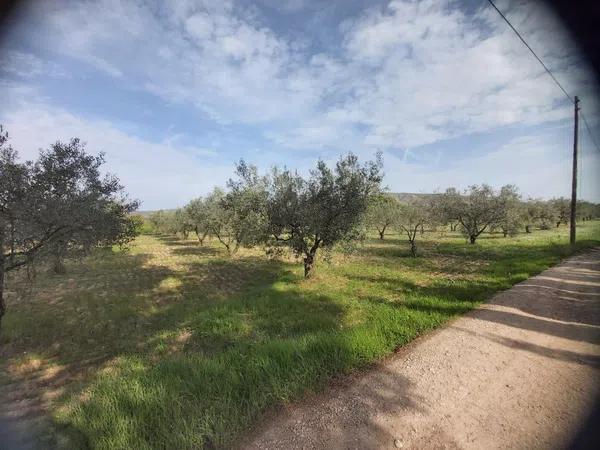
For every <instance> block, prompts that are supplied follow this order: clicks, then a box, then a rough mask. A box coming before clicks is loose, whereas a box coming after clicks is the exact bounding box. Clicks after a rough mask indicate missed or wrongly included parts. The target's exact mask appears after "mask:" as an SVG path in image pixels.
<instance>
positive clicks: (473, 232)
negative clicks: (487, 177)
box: [440, 184, 506, 244]
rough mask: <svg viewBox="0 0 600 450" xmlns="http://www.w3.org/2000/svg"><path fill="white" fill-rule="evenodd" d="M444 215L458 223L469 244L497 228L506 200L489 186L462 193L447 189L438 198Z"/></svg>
mask: <svg viewBox="0 0 600 450" xmlns="http://www.w3.org/2000/svg"><path fill="white" fill-rule="evenodd" d="M440 201H441V202H442V205H443V211H444V215H445V216H446V217H447V218H449V219H454V220H456V221H458V222H459V223H460V225H461V231H462V232H463V234H464V235H465V236H467V238H468V239H469V242H470V243H471V244H475V242H476V241H477V238H478V237H479V236H480V235H481V233H483V232H484V231H485V230H487V229H489V228H491V227H493V226H497V225H498V224H499V223H500V221H501V220H502V218H503V217H504V214H505V204H506V199H505V198H504V197H503V196H502V195H501V193H497V192H495V191H494V189H493V188H492V187H491V186H488V185H486V184H482V185H481V186H477V185H473V186H470V187H469V188H468V189H466V190H465V191H464V192H463V193H459V192H458V191H457V190H456V189H454V188H449V189H447V190H446V192H445V193H443V194H442V195H441V196H440Z"/></svg>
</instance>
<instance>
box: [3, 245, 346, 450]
mask: <svg viewBox="0 0 600 450" xmlns="http://www.w3.org/2000/svg"><path fill="white" fill-rule="evenodd" d="M182 248H184V247H182ZM177 264H178V266H177V267H176V268H172V267H167V266H164V265H157V264H156V259H153V258H152V256H151V255H147V254H137V255H132V254H127V253H116V254H103V255H102V257H98V258H94V257H92V258H89V259H87V260H84V261H83V262H82V263H81V264H78V265H76V266H74V267H72V268H71V269H72V270H70V272H69V273H68V275H67V276H66V277H60V278H59V277H52V276H42V277H40V279H38V280H37V281H36V285H37V286H36V288H35V289H34V290H33V291H32V292H31V295H30V298H29V299H25V300H23V299H21V300H22V301H19V302H14V303H13V302H11V305H10V310H9V314H8V315H7V320H6V321H5V323H4V324H3V325H5V326H4V327H3V330H2V332H3V336H2V340H3V341H4V344H3V346H2V350H1V351H2V360H3V362H5V364H4V369H6V383H5V385H4V388H3V389H2V392H1V393H0V395H2V396H3V398H5V399H7V400H8V401H7V403H6V404H5V405H4V406H6V408H5V409H7V410H8V411H7V414H12V415H15V414H16V415H17V416H20V417H21V418H20V419H19V420H21V419H23V418H24V416H25V415H27V414H34V415H36V414H37V415H39V414H42V413H43V412H45V411H47V410H48V408H49V407H50V406H49V405H50V403H49V399H48V396H49V394H51V397H52V398H60V397H61V396H62V398H64V399H67V398H76V397H77V396H78V395H79V392H80V391H81V389H83V388H85V386H87V385H88V384H89V382H90V380H92V379H94V378H96V375H97V374H98V373H99V371H101V370H103V369H106V368H109V367H114V366H115V365H118V364H119V361H121V360H122V359H123V358H125V360H129V359H130V358H134V359H135V358H136V357H138V356H139V357H141V358H142V359H143V361H145V363H144V364H149V361H154V362H155V363H159V362H160V361H162V360H164V359H168V360H172V359H173V358H175V359H178V358H183V359H184V360H186V359H187V358H192V360H193V359H194V358H209V359H206V361H205V363H206V364H208V366H206V367H210V366H211V364H213V362H211V361H212V359H214V358H220V357H221V356H220V355H223V354H224V353H225V352H228V353H231V352H236V353H237V354H238V355H239V357H240V358H241V359H245V358H247V355H248V352H250V353H252V352H255V351H258V350H253V349H256V347H257V346H259V347H261V348H262V346H264V345H268V343H269V342H271V341H273V340H276V341H281V340H287V339H292V340H300V341H302V340H303V339H305V336H307V335H313V334H315V333H317V334H318V333H323V332H329V331H331V330H333V329H335V327H336V326H337V325H338V323H339V321H340V318H341V316H342V315H343V314H344V310H343V309H342V308H341V307H340V306H339V305H337V304H336V303H334V302H332V301H330V299H329V298H328V297H326V296H321V295H316V294H315V295H311V294H305V293H302V292H301V291H300V289H296V288H295V287H294V286H293V284H292V288H291V289H281V288H280V287H278V286H277V285H276V284H275V283H276V281H277V280H282V279H284V280H285V279H287V280H288V281H289V280H290V279H294V278H295V277H296V275H293V274H292V273H291V272H290V270H289V269H290V268H289V265H286V264H285V263H281V262H277V261H271V260H266V259H265V258H256V257H245V258H244V257H240V258H235V259H209V260H206V261H197V260H192V261H191V262H189V261H188V262H181V261H177ZM281 345H284V344H281ZM315 345H318V344H315ZM272 350H273V351H275V352H277V351H278V348H277V346H275V347H274V348H273V349H272ZM265 351H266V350H265ZM290 351H292V350H290ZM24 352H26V353H24ZM292 352H293V351H292ZM134 355H138V356H134ZM264 356H265V357H270V355H268V352H267V353H265V355H264ZM205 363H204V362H203V363H201V364H200V365H198V364H197V361H196V362H193V361H190V362H189V364H190V367H192V366H193V367H195V368H196V369H197V370H204V369H202V367H203V366H204V364H205ZM151 367H152V365H148V366H146V369H145V371H147V370H149V369H150V368H151ZM226 368H227V367H226V366H224V367H223V369H224V370H225V369H226ZM239 369H240V370H244V371H245V370H249V369H251V368H248V367H246V366H240V367H239ZM279 370H283V369H279ZM279 375H280V376H283V375H282V374H281V373H279ZM258 381H260V380H258ZM211 383H213V384H216V385H220V384H221V381H220V380H219V378H215V379H212V381H211ZM269 395H272V394H269ZM269 395H267V399H270V398H271V397H269ZM269 401H270V404H272V401H271V400H269ZM23 402H29V403H30V407H28V408H21V411H18V409H19V406H18V405H23ZM88 431H89V430H88ZM223 433H225V431H224V430H223ZM225 434H226V433H225ZM44 446H46V445H44ZM49 446H51V445H50V444H49Z"/></svg>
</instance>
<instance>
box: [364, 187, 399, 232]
mask: <svg viewBox="0 0 600 450" xmlns="http://www.w3.org/2000/svg"><path fill="white" fill-rule="evenodd" d="M398 207H399V202H398V200H397V199H396V198H395V197H393V196H391V195H389V194H384V193H381V194H379V195H374V196H373V197H372V199H371V201H370V202H369V207H368V209H367V224H368V225H369V226H370V227H373V228H375V229H376V230H377V233H378V234H379V239H384V237H385V232H386V231H387V230H388V229H389V227H390V226H392V225H393V224H394V223H395V222H396V220H397V218H398Z"/></svg>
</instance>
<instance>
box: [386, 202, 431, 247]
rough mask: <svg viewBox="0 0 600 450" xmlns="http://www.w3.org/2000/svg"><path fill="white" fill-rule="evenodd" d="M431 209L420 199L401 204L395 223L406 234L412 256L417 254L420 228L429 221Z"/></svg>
mask: <svg viewBox="0 0 600 450" xmlns="http://www.w3.org/2000/svg"><path fill="white" fill-rule="evenodd" d="M430 217H431V210H430V209H428V208H427V205H426V204H425V203H424V202H423V201H421V200H418V199H415V200H411V201H409V202H407V203H403V204H400V205H399V207H398V213H397V215H396V221H395V224H396V226H397V227H398V229H399V231H400V232H401V233H403V234H405V235H406V237H407V238H408V243H409V244H410V254H411V256H413V257H414V256H417V236H418V232H419V230H420V229H423V227H424V225H425V224H426V223H427V222H428V221H429V219H430Z"/></svg>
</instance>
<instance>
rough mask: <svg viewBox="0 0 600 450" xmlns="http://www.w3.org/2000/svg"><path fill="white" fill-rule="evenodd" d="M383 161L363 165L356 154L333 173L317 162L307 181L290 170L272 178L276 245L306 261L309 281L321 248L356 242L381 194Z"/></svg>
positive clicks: (271, 210) (271, 219)
mask: <svg viewBox="0 0 600 450" xmlns="http://www.w3.org/2000/svg"><path fill="white" fill-rule="evenodd" d="M381 169H382V162H381V156H380V155H377V158H376V160H375V161H372V162H367V163H366V164H364V165H361V164H360V163H359V161H358V158H357V157H356V156H355V155H353V154H348V155H347V156H345V157H343V158H341V159H340V160H339V161H338V162H337V164H336V166H335V168H334V169H333V170H332V169H330V168H329V167H327V165H326V164H325V162H323V161H319V162H318V163H317V167H316V169H314V170H312V171H311V173H310V177H309V178H308V179H305V178H303V177H302V176H300V175H299V174H298V173H297V172H291V171H289V170H287V169H284V170H278V169H274V170H273V172H272V174H271V177H270V178H271V179H270V186H269V197H268V202H267V218H268V226H269V233H270V235H271V236H272V237H273V239H274V244H275V245H285V246H288V247H289V248H290V249H292V250H293V251H294V253H295V254H296V255H299V256H302V257H303V261H304V276H305V277H307V278H308V277H310V275H311V273H312V269H313V266H314V263H315V257H316V254H317V251H318V249H319V248H322V247H328V248H331V247H333V246H334V245H335V244H336V243H338V242H340V241H342V240H344V239H348V238H351V237H353V235H354V234H355V233H356V232H357V228H358V226H359V224H360V223H361V221H362V220H363V217H364V214H365V213H366V211H367V207H368V204H369V201H370V197H371V196H372V195H374V194H377V193H379V189H380V183H381V179H382V173H381Z"/></svg>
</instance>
